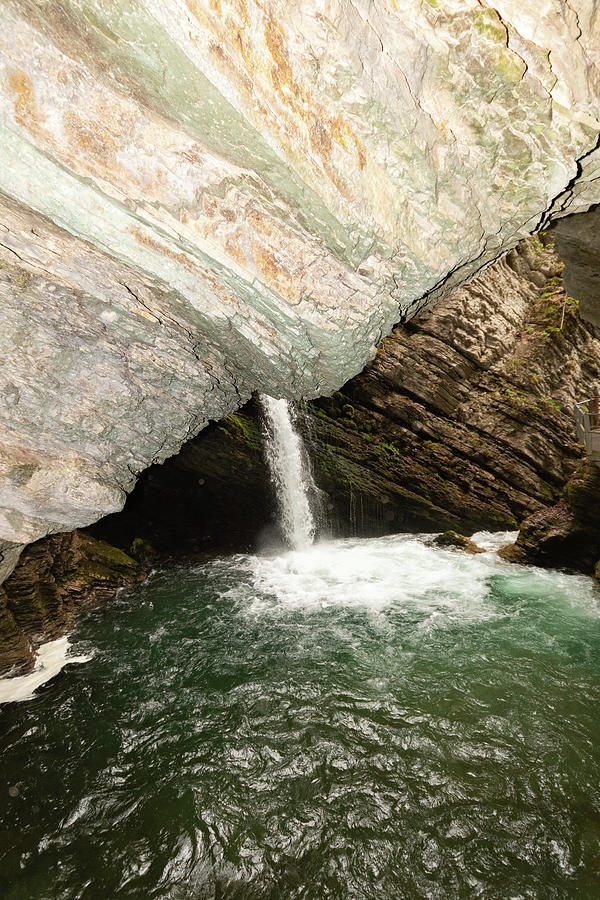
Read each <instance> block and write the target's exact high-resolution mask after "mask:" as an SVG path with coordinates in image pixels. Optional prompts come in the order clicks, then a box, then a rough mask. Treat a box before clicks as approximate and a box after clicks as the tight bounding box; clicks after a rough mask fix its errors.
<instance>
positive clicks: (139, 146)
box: [0, 0, 600, 578]
mask: <svg viewBox="0 0 600 900" xmlns="http://www.w3.org/2000/svg"><path fill="white" fill-rule="evenodd" d="M596 12H597V10H596V4H595V3H594V2H591V0H571V2H569V3H566V2H563V0H532V2H530V3H528V4H523V3H521V2H517V0H496V2H494V3H489V2H486V0H444V2H443V3H440V2H438V0H373V2H369V3H366V2H352V0H332V2H329V3H327V4H322V3H306V2H302V0H291V2H290V0H286V2H285V3H284V2H280V0H273V2H270V3H264V2H262V0H229V2H227V0H166V2H165V0H128V2H121V0H6V2H4V3H3V4H2V6H1V9H0V26H1V27H0V213H1V218H0V223H1V224H0V298H1V305H0V319H1V321H0V578H2V577H4V576H6V574H7V573H8V572H9V571H10V569H11V568H12V566H13V565H14V563H15V561H16V559H17V557H18V553H19V551H20V548H21V547H22V546H23V545H24V544H26V543H28V542H31V541H35V540H37V539H38V538H40V537H42V536H43V535H45V534H46V533H48V532H51V533H52V532H62V531H67V530H70V529H72V528H74V527H76V526H81V525H85V524H89V523H90V522H93V521H95V520H97V519H98V518H100V517H101V516H103V515H105V514H107V513H109V512H111V511H114V510H117V509H119V508H121V506H122V505H123V503H124V500H125V497H126V493H127V492H128V491H130V490H131V489H132V487H133V485H134V483H135V480H136V478H137V477H138V475H139V473H140V472H142V471H143V470H144V469H146V468H147V467H148V466H150V465H151V464H153V463H157V462H162V461H163V460H164V459H166V458H167V457H169V456H171V455H172V454H174V453H175V452H176V451H177V450H178V449H179V447H180V446H181V444H182V443H183V442H185V441H186V440H188V439H189V438H190V437H192V436H193V435H195V434H197V433H198V432H199V431H200V430H201V429H202V428H203V427H204V426H206V424H207V423H208V422H209V421H211V420H219V419H221V418H222V417H223V416H225V415H226V414H227V413H229V412H231V411H233V410H234V409H236V408H237V407H239V406H241V405H242V404H243V403H244V402H245V401H246V400H247V399H248V398H249V397H250V396H251V394H252V392H254V391H266V392H268V393H271V394H273V395H278V394H279V395H285V396H288V397H305V398H306V397H316V396H319V395H323V394H330V393H332V392H333V391H335V390H336V389H337V388H339V387H340V386H341V385H342V384H344V383H345V382H346V381H347V380H348V379H349V378H350V377H352V376H353V375H355V374H356V373H358V372H359V371H361V370H362V369H363V367H364V365H365V363H366V362H367V361H368V360H369V359H370V358H372V357H373V355H374V353H375V348H376V346H377V345H378V343H379V341H380V339H381V337H383V336H384V335H386V334H387V333H389V331H390V330H391V328H392V326H393V325H394V324H395V323H397V322H398V321H400V320H407V319H408V318H410V317H411V316H413V315H414V314H416V313H417V312H418V311H419V310H421V309H422V308H423V307H424V306H426V305H428V304H432V303H433V302H435V301H436V300H438V299H439V298H440V297H441V296H443V295H447V294H448V293H449V292H450V291H451V290H452V289H455V288H456V287H457V286H459V285H460V284H461V283H463V282H464V281H465V280H467V279H468V278H470V277H471V276H472V275H474V274H475V273H476V272H477V271H478V270H480V269H481V268H482V267H484V266H485V265H486V264H488V263H490V262H491V261H493V260H495V259H496V258H498V257H499V256H500V255H501V254H502V253H503V252H505V251H506V250H509V249H510V248H512V247H514V246H515V245H516V243H517V242H518V241H519V240H520V239H521V238H523V237H524V236H525V235H527V234H529V233H531V232H532V231H534V230H536V229H537V228H539V227H540V226H541V225H542V224H544V223H545V222H547V221H549V220H550V219H552V218H554V217H557V216H561V215H563V214H564V213H565V212H566V211H571V212H578V211H582V210H586V209H587V208H588V207H589V206H590V205H591V204H594V203H596V202H598V201H599V200H600V181H599V180H598V177H597V170H598V160H599V151H598V149H597V146H598V137H599V133H600V129H599V117H600V109H599V93H598V85H599V83H600V81H599V70H598V66H599V61H600V41H599V40H598V36H599V35H598V32H599V25H598V22H599V20H598V16H597V15H596ZM428 377H429V375H427V378H428Z"/></svg>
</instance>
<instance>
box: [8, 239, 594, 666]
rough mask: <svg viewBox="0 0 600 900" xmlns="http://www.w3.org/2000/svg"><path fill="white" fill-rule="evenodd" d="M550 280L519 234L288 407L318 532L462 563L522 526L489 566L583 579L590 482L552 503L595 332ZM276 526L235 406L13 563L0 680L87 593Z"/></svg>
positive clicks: (549, 242) (560, 485)
mask: <svg viewBox="0 0 600 900" xmlns="http://www.w3.org/2000/svg"><path fill="white" fill-rule="evenodd" d="M562 270H563V267H562V262H561V260H560V259H559V258H558V256H557V255H556V253H555V251H554V247H553V237H552V234H551V233H548V234H546V235H543V236H542V237H541V238H530V239H528V240H527V241H526V242H524V243H522V244H521V245H520V246H519V247H518V248H517V249H516V250H515V251H513V252H512V253H511V254H509V255H508V256H507V257H506V258H505V259H503V260H502V261H500V262H498V263H496V264H495V265H494V266H492V267H491V268H489V269H488V270H487V271H486V272H485V273H484V274H482V275H481V276H479V277H478V278H477V279H475V280H474V281H473V282H471V284H469V285H468V286H466V287H464V288H462V289H461V290H460V291H458V292H456V293H455V294H454V295H452V296H451V297H449V298H447V299H446V300H444V301H442V302H441V303H440V304H439V305H438V306H437V307H436V308H435V309H434V310H433V311H431V312H428V313H424V314H421V315H420V316H419V317H417V318H416V319H414V320H413V321H411V322H410V323H408V324H406V325H403V326H398V327H397V328H396V329H395V330H394V332H393V333H392V334H391V335H390V336H389V337H388V338H387V339H386V340H385V341H384V342H383V343H382V345H381V347H380V349H379V352H378V354H377V357H376V358H375V360H374V361H373V362H372V363H371V364H370V365H369V366H368V367H367V368H366V369H365V371H364V372H363V373H361V375H359V376H358V377H357V378H355V379H353V380H352V381H350V382H348V384H347V385H345V387H344V388H343V389H342V391H340V392H337V393H335V394H334V395H333V396H332V397H330V398H323V399H320V400H318V401H316V402H313V403H307V404H304V405H303V406H302V407H300V408H299V410H298V423H299V425H300V427H301V429H302V431H303V433H304V437H305V441H306V444H307V447H308V449H309V452H310V458H311V463H312V468H313V474H314V477H315V480H316V482H317V484H318V486H319V488H320V493H319V495H318V496H316V497H314V498H313V500H314V502H315V505H316V508H317V511H318V519H319V524H320V530H321V532H322V533H327V532H328V531H329V532H333V533H335V534H337V535H343V534H354V535H379V534H384V533H391V532H395V531H396V532H397V531H430V532H439V531H442V530H444V531H446V530H451V532H454V533H453V534H451V533H450V534H446V535H445V537H444V536H443V538H444V539H445V540H446V541H447V543H448V544H449V545H451V546H461V547H463V549H466V550H467V552H476V549H477V548H473V547H471V546H470V544H471V542H470V541H469V540H468V538H466V537H464V535H469V534H472V533H473V532H475V531H478V530H491V531H504V530H513V529H516V528H517V527H518V524H519V523H520V522H521V520H523V519H524V518H526V517H527V516H530V515H531V514H533V518H532V519H531V520H528V522H530V523H531V524H528V523H526V524H525V526H524V529H523V531H522V532H521V536H520V537H519V543H518V545H517V549H509V550H507V551H503V553H504V554H506V558H513V559H515V561H523V560H524V559H525V558H526V555H527V554H529V555H528V556H527V558H528V559H530V561H535V562H541V563H543V564H550V565H557V564H558V565H560V564H563V561H564V564H567V563H568V564H570V565H579V563H578V562H577V558H578V557H577V554H579V556H580V557H581V558H582V563H581V564H582V565H583V566H584V568H586V571H591V570H592V568H593V565H594V564H595V563H596V561H597V560H598V558H599V557H600V553H598V552H597V550H596V549H594V548H595V547H597V544H595V542H596V540H597V536H596V532H595V531H593V529H592V531H590V527H588V525H585V526H582V525H581V522H583V521H584V519H585V516H588V518H589V517H590V516H591V517H592V518H593V517H594V515H595V513H594V511H593V507H592V508H591V510H590V508H589V503H590V498H593V497H595V496H597V488H598V485H595V486H594V484H591V483H590V482H589V479H590V478H592V479H593V478H594V477H596V475H595V472H594V471H591V472H588V470H587V468H586V467H584V469H583V470H582V471H583V472H586V473H587V474H586V475H585V478H584V476H583V475H581V474H578V475H577V476H576V478H575V479H574V480H573V481H572V482H571V483H570V486H569V488H568V490H567V492H566V494H564V495H563V490H564V487H565V484H566V482H567V481H568V479H569V477H570V476H571V475H572V473H573V471H574V470H575V468H576V466H577V465H578V464H579V463H580V461H581V457H582V452H583V451H582V448H581V447H579V446H578V445H577V444H576V443H575V437H574V419H573V410H572V405H573V401H574V400H575V399H576V398H578V397H581V396H582V394H585V393H586V390H587V389H588V386H589V384H590V383H595V382H596V381H600V332H599V331H598V330H597V329H595V328H594V326H592V325H590V324H588V323H585V322H583V321H582V320H581V319H580V317H579V315H578V309H577V306H578V305H577V302H576V301H575V300H573V298H571V297H569V295H568V294H567V293H566V291H565V289H564V284H563V280H562ZM578 471H579V470H578ZM582 479H583V480H582ZM561 496H563V497H564V499H562V500H560V498H561ZM559 500H560V502H558V501H559ZM557 503H558V505H557ZM568 504H571V505H570V506H568ZM585 521H587V520H585ZM275 522H276V502H275V497H274V495H273V488H272V484H271V479H270V477H269V473H268V470H267V466H266V464H265V461H264V457H263V436H262V426H261V417H260V410H259V405H258V404H257V403H256V402H255V401H251V402H250V403H248V404H247V405H246V406H245V407H244V408H243V409H241V410H239V411H238V412H236V413H235V414H232V415H230V416H228V417H227V418H225V419H224V420H223V421H221V422H219V423H213V424H211V425H210V426H209V427H208V428H206V429H205V430H204V431H203V432H202V434H201V435H199V436H198V437H196V438H194V439H192V440H190V441H188V442H187V443H186V444H185V445H184V447H183V448H182V450H181V452H180V453H178V454H177V455H176V456H174V457H172V458H170V459H168V460H167V461H166V462H165V463H164V464H162V465H154V466H152V467H151V468H150V469H148V470H147V471H146V472H144V473H143V474H142V476H141V477H140V479H139V481H138V484H137V486H136V488H135V490H134V491H133V492H132V494H131V495H130V497H129V499H128V501H127V504H126V506H125V509H124V510H123V511H122V512H120V513H116V514H114V515H111V516H108V517H105V518H104V519H102V520H101V521H100V522H98V523H96V525H94V526H92V527H91V528H90V529H88V533H87V534H81V533H79V534H78V533H76V534H75V535H74V536H71V535H55V536H53V537H50V538H48V539H47V540H42V541H39V542H38V543H37V544H34V545H33V546H32V547H30V548H29V549H28V550H27V551H26V553H25V554H24V556H23V558H22V560H21V562H20V563H19V566H18V567H17V569H16V570H15V572H14V573H13V575H12V576H11V577H10V578H9V580H8V581H7V582H6V585H5V593H4V594H2V593H0V617H1V618H0V658H1V659H2V660H3V667H4V669H5V670H6V669H8V668H10V667H11V666H12V665H13V664H14V662H15V661H19V660H20V661H21V662H22V661H23V660H26V661H27V660H29V661H30V660H31V653H30V650H29V644H28V640H29V639H33V640H39V639H41V636H42V635H43V636H44V637H51V636H56V634H59V633H60V632H61V630H63V629H64V628H65V627H67V626H68V623H69V621H70V620H71V616H72V613H73V610H74V609H75V608H77V607H79V606H80V605H81V604H82V603H85V602H86V598H87V597H88V596H89V595H93V596H95V597H96V598H101V597H110V596H113V595H114V591H115V589H116V587H117V586H119V585H120V584H122V583H126V582H128V581H130V580H134V579H135V578H137V577H139V575H140V572H141V571H142V570H143V568H144V567H146V568H148V567H149V566H150V565H151V564H154V563H155V562H156V561H159V562H161V561H166V560H168V559H170V558H176V559H181V558H182V557H183V556H191V555H195V554H198V553H203V552H210V551H213V550H219V551H223V550H226V551H227V550H230V551H239V550H246V549H262V548H264V547H268V546H270V545H272V544H273V543H277V542H278V541H279V542H280V541H281V539H282V536H281V534H279V533H278V531H277V527H276V524H275ZM594 527H596V526H594ZM456 532H458V534H456ZM584 533H585V534H587V537H585V535H584ZM590 534H592V537H591V539H589V538H590ZM584 537H585V539H584ZM92 539H95V540H103V541H107V542H109V544H111V545H115V546H118V547H120V548H121V549H122V550H123V551H124V553H125V554H127V556H123V557H119V558H118V559H116V558H115V559H113V558H112V557H111V556H110V554H111V553H112V552H113V551H112V550H110V549H106V550H105V553H104V555H103V554H102V553H100V551H99V548H100V547H106V545H105V544H104V545H103V544H97V543H95V542H94V541H93V540H92ZM586 541H587V543H586ZM88 542H89V543H88ZM534 545H535V553H534V552H533V551H534ZM560 547H562V548H563V549H562V550H560V549H559V548H560ZM526 551H527V554H526ZM114 552H115V553H117V554H118V551H114ZM88 554H89V559H88ZM106 554H108V557H107V556H106ZM511 554H512V555H511ZM561 554H562V555H561ZM574 555H575V556H574ZM131 557H135V559H136V560H137V562H133V561H132V559H131ZM574 559H575V561H574ZM119 560H120V561H119ZM2 604H4V605H2Z"/></svg>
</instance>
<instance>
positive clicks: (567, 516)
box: [500, 460, 600, 580]
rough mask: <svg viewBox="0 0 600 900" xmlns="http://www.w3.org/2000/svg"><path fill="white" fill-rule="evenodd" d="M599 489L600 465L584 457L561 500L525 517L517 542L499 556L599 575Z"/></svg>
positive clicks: (513, 560)
mask: <svg viewBox="0 0 600 900" xmlns="http://www.w3.org/2000/svg"><path fill="white" fill-rule="evenodd" d="M599 491H600V467H599V466H597V465H595V464H594V463H591V462H589V461H587V460H586V461H584V462H583V463H582V464H581V465H579V466H578V468H577V469H576V471H575V472H574V474H573V475H572V477H571V478H570V479H569V482H568V483H567V485H566V487H565V489H564V491H563V493H562V495H561V499H560V501H559V502H558V503H557V504H556V505H555V506H552V507H550V508H549V509H542V510H540V511H539V512H537V513H534V514H533V515H531V516H529V517H528V518H527V519H525V521H524V522H523V523H522V524H521V528H520V531H519V536H518V538H517V541H516V543H515V544H512V545H511V546H509V547H506V548H503V549H502V550H500V555H501V556H502V557H503V558H504V559H507V560H509V561H510V562H525V563H535V564H537V565H542V566H557V567H565V568H568V569H576V570H579V571H582V572H585V573H586V574H589V575H595V576H596V578H598V575H599V574H600V507H599V505H598V496H599ZM598 580H600V579H598Z"/></svg>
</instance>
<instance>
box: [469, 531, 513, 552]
mask: <svg viewBox="0 0 600 900" xmlns="http://www.w3.org/2000/svg"><path fill="white" fill-rule="evenodd" d="M518 536H519V532H518V531H477V532H475V534H472V535H471V540H472V541H473V543H474V544H477V546H478V547H481V549H482V550H499V549H500V547H506V545H507V544H514V542H515V541H516V539H517V537H518Z"/></svg>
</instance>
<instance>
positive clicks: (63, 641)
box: [0, 637, 91, 703]
mask: <svg viewBox="0 0 600 900" xmlns="http://www.w3.org/2000/svg"><path fill="white" fill-rule="evenodd" d="M70 646H71V645H70V644H69V639H68V638H67V637H61V638H57V639H56V640H55V641H48V642H47V643H45V644H42V646H41V647H40V648H39V649H38V652H37V659H36V663H35V668H34V669H33V671H32V672H30V673H29V674H28V675H18V676H17V677H16V678H0V703H20V702H21V701H23V700H32V699H33V697H34V695H35V692H36V690H37V689H38V688H39V687H41V686H42V685H43V684H45V683H46V682H47V681H50V679H51V678H54V676H55V675H58V673H59V672H60V671H61V669H63V668H64V666H66V665H67V663H84V662H88V660H90V659H91V657H90V656H69V647H70Z"/></svg>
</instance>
